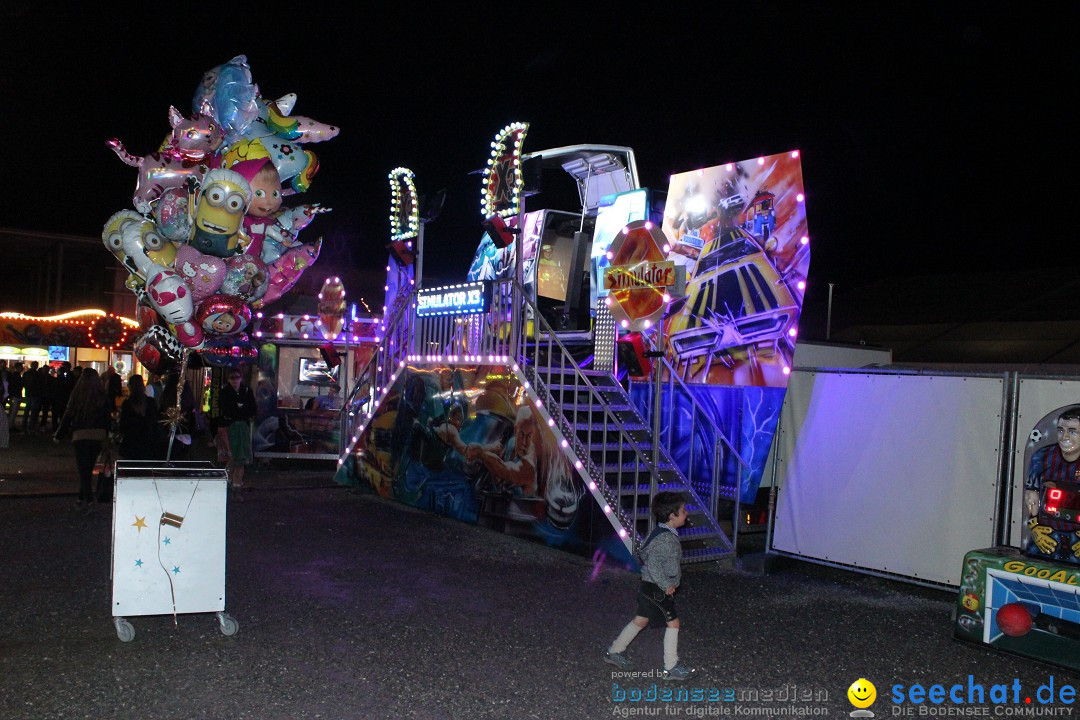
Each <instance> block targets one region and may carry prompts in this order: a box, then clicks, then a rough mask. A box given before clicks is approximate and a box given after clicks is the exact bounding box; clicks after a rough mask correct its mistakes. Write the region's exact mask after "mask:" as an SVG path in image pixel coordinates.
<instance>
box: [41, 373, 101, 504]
mask: <svg viewBox="0 0 1080 720" xmlns="http://www.w3.org/2000/svg"><path fill="white" fill-rule="evenodd" d="M111 416H112V406H111V405H110V404H109V398H108V396H107V395H106V394H105V388H104V387H103V386H102V384H101V378H100V376H99V375H98V372H97V370H94V369H93V368H86V369H85V370H83V372H82V375H80V376H79V382H77V383H76V384H75V388H74V389H73V390H72V391H71V399H70V400H69V401H68V409H67V411H66V412H65V413H64V417H63V418H62V419H61V420H60V427H59V428H57V431H56V434H55V435H53V442H60V438H61V437H62V436H63V435H64V434H66V433H67V431H68V430H70V431H71V444H72V445H74V446H75V466H76V467H77V468H78V470H79V499H78V502H77V503H76V506H77V507H78V509H79V510H82V511H84V512H86V514H88V515H90V514H93V513H94V512H95V511H96V510H97V501H96V500H95V498H94V493H93V488H92V482H93V476H94V462H95V461H96V460H97V457H98V454H99V453H100V452H101V447H102V445H103V444H104V443H105V439H106V436H107V435H108V432H109V424H110V423H111V422H112V418H111ZM99 491H100V488H99Z"/></svg>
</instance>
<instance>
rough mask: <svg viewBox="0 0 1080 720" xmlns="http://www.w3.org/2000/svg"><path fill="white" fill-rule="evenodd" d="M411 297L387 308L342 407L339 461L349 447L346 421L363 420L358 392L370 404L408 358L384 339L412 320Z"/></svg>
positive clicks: (403, 297) (405, 350)
mask: <svg viewBox="0 0 1080 720" xmlns="http://www.w3.org/2000/svg"><path fill="white" fill-rule="evenodd" d="M414 293H415V291H413V292H408V293H401V294H399V295H398V296H397V298H396V299H395V301H394V304H393V305H392V306H391V309H390V312H388V313H387V314H386V315H385V316H384V318H383V322H380V323H379V326H378V329H379V330H381V333H382V334H381V336H377V338H378V346H377V347H376V349H375V352H373V353H372V354H371V357H370V358H368V361H367V364H366V365H364V368H363V369H362V370H361V371H360V372H358V373H357V374H356V383H355V384H354V385H353V387H352V389H351V390H350V391H349V394H348V396H347V397H346V399H345V402H344V403H343V404H342V408H343V412H342V413H341V429H342V433H341V442H340V446H341V448H340V451H339V457H338V459H339V460H342V459H344V457H345V456H346V455H348V453H349V450H348V448H350V447H351V444H350V442H349V439H350V435H351V433H352V428H350V427H349V420H350V419H352V420H353V422H354V423H361V422H363V419H364V418H363V415H362V413H361V412H360V409H361V407H362V406H363V403H362V402H360V400H359V394H360V391H361V389H362V388H365V387H366V388H367V402H368V403H374V402H375V398H376V392H377V389H378V388H379V387H381V386H383V385H385V384H386V382H387V381H388V380H389V378H390V376H391V375H392V374H393V371H394V370H395V369H396V368H397V364H398V361H399V360H400V359H401V357H403V356H404V355H407V354H408V348H405V347H402V346H401V344H400V343H393V342H389V341H388V340H387V337H388V335H389V334H390V332H397V329H398V326H399V324H400V323H401V322H402V318H408V319H409V320H411V319H412V318H411V313H408V312H407V311H408V310H410V309H411V308H412V305H413V302H412V299H413V295H414ZM387 318H389V320H387ZM409 324H411V323H409ZM388 329H389V330H390V332H388ZM399 334H400V333H399ZM370 410H373V408H370V407H369V411H370Z"/></svg>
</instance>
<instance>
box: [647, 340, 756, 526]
mask: <svg viewBox="0 0 1080 720" xmlns="http://www.w3.org/2000/svg"><path fill="white" fill-rule="evenodd" d="M658 360H659V361H660V363H661V364H662V367H663V369H664V370H666V371H667V385H668V393H667V396H668V397H667V409H668V412H667V416H668V417H671V416H672V414H673V412H674V407H675V391H676V389H677V390H678V391H679V393H680V396H681V397H685V398H686V399H687V400H689V403H690V408H691V430H690V441H691V455H690V465H689V468H688V471H687V473H686V479H687V482H689V483H690V484H691V485H692V484H693V482H694V477H693V473H694V462H693V461H694V458H693V438H694V428H693V424H694V423H696V422H698V420H699V419H700V420H701V422H702V424H703V425H704V426H705V430H706V431H711V432H712V433H713V437H715V438H719V439H720V441H721V442H722V443H723V445H724V446H725V447H726V448H727V450H728V452H729V453H730V454H731V457H733V458H734V459H735V461H736V462H737V463H738V464H739V472H738V476H737V477H736V478H735V485H734V487H733V488H732V497H731V498H730V499H732V500H734V501H735V511H734V516H733V518H732V521H733V526H732V527H733V533H737V532H738V524H739V507H740V504H741V503H740V499H741V488H742V477H743V473H744V471H745V470H746V469H747V468H749V467H750V463H749V462H747V461H746V458H744V457H743V456H742V454H741V453H740V452H739V451H738V450H736V449H735V446H734V444H732V442H731V440H730V439H729V438H728V436H727V433H725V432H724V431H723V430H722V429H721V428H720V426H719V425H717V424H716V421H715V420H713V418H712V416H711V415H709V414H708V413H707V412H705V410H704V409H703V408H702V407H701V404H700V403H699V402H698V401H697V398H695V397H694V394H693V393H692V392H690V387H689V386H688V385H687V384H686V382H685V381H683V379H682V378H681V377H679V374H678V373H677V372H675V368H674V366H672V364H671V362H670V361H669V360H668V358H667V356H666V355H665V356H663V357H660V358H658ZM630 382H631V384H632V383H633V379H632V378H631V380H630ZM648 385H649V386H650V388H652V391H653V392H655V383H652V382H649V383H648ZM661 402H663V398H662V397H661ZM666 434H667V441H666V443H662V447H663V448H664V449H665V450H667V451H668V455H669V456H671V458H672V460H673V461H674V455H672V454H671V452H670V449H671V446H672V444H673V443H674V437H673V434H674V423H669V424H668V427H667V433H666ZM661 436H663V433H661ZM719 451H720V446H719V445H718V444H714V446H713V463H712V467H713V480H712V483H711V489H710V498H709V508H710V509H711V511H712V514H713V515H714V516H718V515H719V505H720V492H719V487H720V486H719V484H718V482H717V479H718V473H719V470H720V468H721V463H720V458H719Z"/></svg>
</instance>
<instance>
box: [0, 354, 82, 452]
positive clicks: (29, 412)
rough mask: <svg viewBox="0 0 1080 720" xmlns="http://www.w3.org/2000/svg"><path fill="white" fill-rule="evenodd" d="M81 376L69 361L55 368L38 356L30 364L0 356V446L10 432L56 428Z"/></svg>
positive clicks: (4, 443) (54, 429) (41, 430)
mask: <svg viewBox="0 0 1080 720" xmlns="http://www.w3.org/2000/svg"><path fill="white" fill-rule="evenodd" d="M76 370H77V369H76ZM77 379H78V376H77V374H76V371H75V370H73V369H72V367H71V363H68V362H65V363H63V364H61V365H60V367H57V368H54V367H52V366H51V365H48V364H45V365H40V364H39V363H38V362H37V361H36V360H34V361H32V362H31V363H30V364H29V366H26V365H24V364H23V363H21V362H14V363H11V364H10V365H9V364H8V361H7V360H0V414H2V415H3V416H4V422H3V423H2V425H0V447H4V446H6V445H7V436H8V434H9V433H35V432H43V433H45V432H56V428H57V427H58V426H59V424H60V418H61V417H63V415H64V411H65V410H66V409H67V404H68V398H69V397H70V396H71V391H72V389H73V388H74V387H75V382H76V380H77ZM20 412H21V413H22V426H21V427H20V426H19V425H18V424H17V421H18V419H19V414H20ZM5 430H6V432H5Z"/></svg>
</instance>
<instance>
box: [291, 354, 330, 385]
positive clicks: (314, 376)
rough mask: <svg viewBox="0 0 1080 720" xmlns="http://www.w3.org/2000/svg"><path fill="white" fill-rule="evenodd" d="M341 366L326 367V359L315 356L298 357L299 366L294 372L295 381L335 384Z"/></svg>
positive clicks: (308, 383)
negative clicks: (317, 358)
mask: <svg viewBox="0 0 1080 720" xmlns="http://www.w3.org/2000/svg"><path fill="white" fill-rule="evenodd" d="M340 370H341V366H340V365H338V366H337V367H334V368H332V369H331V368H328V367H326V361H324V360H316V359H315V358H300V367H299V369H298V370H297V373H296V382H298V383H300V384H302V385H337V384H338V373H339V371H340Z"/></svg>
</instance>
